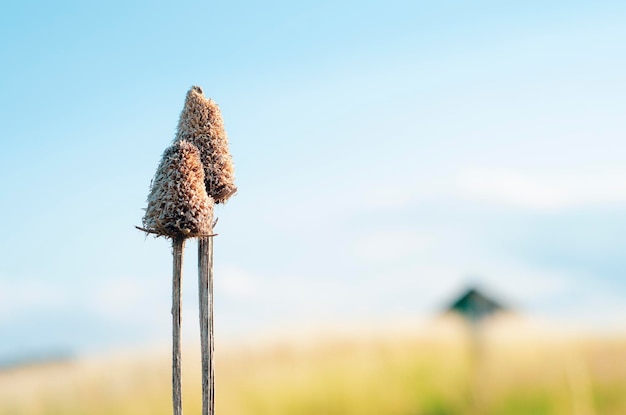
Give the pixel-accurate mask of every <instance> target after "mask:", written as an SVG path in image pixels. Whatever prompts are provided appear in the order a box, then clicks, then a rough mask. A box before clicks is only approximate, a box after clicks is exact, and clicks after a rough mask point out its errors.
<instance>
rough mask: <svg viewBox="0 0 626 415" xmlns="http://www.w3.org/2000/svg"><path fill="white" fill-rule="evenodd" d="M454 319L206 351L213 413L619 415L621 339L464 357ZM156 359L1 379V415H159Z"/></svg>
mask: <svg viewBox="0 0 626 415" xmlns="http://www.w3.org/2000/svg"><path fill="white" fill-rule="evenodd" d="M467 334H468V333H467V332H466V331H465V328H464V327H463V326H462V324H460V323H459V322H455V321H447V322H443V323H442V322H438V323H436V324H432V325H431V326H430V327H427V328H424V327H404V328H403V329H401V330H400V329H397V330H370V331H368V332H365V331H362V332H359V331H353V332H351V333H346V332H343V333H342V332H341V331H339V330H335V331H332V332H331V331H329V332H327V333H325V334H318V335H315V336H313V335H311V336H308V337H307V336H300V337H298V338H287V337H283V338H282V339H274V340H268V339H264V340H257V341H249V342H243V341H239V342H236V343H230V344H229V343H219V340H218V344H217V348H216V353H217V369H216V376H217V385H216V396H217V398H216V399H217V408H216V410H217V413H219V414H224V415H248V414H250V415H252V414H254V415H265V414H266V415H281V414H293V415H307V414H316V415H320V414H329V415H330V414H337V415H344V414H359V415H367V414H377V415H381V414H389V415H393V414H398V415H400V414H401V415H445V414H493V415H513V414H519V415H522V414H523V415H529V414H532V415H541V414H562V415H596V414H597V415H623V414H626V336H613V337H598V336H596V337H592V336H580V335H578V336H575V335H568V336H564V335H555V334H554V333H550V331H545V330H544V331H538V330H534V329H529V328H528V327H524V325H520V324H517V323H516V324H511V323H510V322H506V323H505V324H502V323H501V324H500V325H498V324H493V325H492V327H486V329H485V331H484V335H485V337H484V341H483V348H482V352H481V354H480V356H479V357H476V356H475V355H473V354H472V352H471V350H472V348H471V344H470V342H469V341H468V336H467ZM183 359H184V361H183V362H184V366H183V376H184V385H183V387H184V390H183V394H184V411H185V413H186V414H199V413H200V373H199V363H198V360H199V359H198V356H197V352H196V351H195V350H187V353H186V354H185V355H184V356H183ZM171 412H172V409H171V390H170V356H169V354H168V353H167V351H159V352H155V351H153V352H150V353H148V352H145V353H126V354H123V355H119V354H118V355H116V356H113V355H111V356H107V357H100V358H92V359H89V360H83V361H81V360H77V361H73V362H70V363H60V364H50V365H46V366H33V367H23V368H15V369H11V370H5V371H3V372H0V414H2V415H26V414H28V415H44V414H46V415H53V414H54V415H62V414H67V415H78V414H81V415H83V414H84V415H87V414H90V415H105V414H106V415H126V414H127V415H131V414H132V415H142V414H145V415H148V414H149V415H160V414H163V415H166V414H170V413H171Z"/></svg>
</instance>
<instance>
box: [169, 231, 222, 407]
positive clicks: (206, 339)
mask: <svg viewBox="0 0 626 415" xmlns="http://www.w3.org/2000/svg"><path fill="white" fill-rule="evenodd" d="M172 246H173V256H174V267H173V268H174V272H173V284H172V340H173V341H172V398H173V399H172V402H173V406H174V415H183V403H182V382H181V380H182V371H181V337H180V327H181V298H182V295H181V285H182V279H183V250H184V248H185V239H184V238H174V240H173V242H172ZM198 295H199V299H200V342H201V345H202V415H215V364H214V363H215V360H214V353H213V352H214V350H215V342H214V333H213V237H212V236H208V237H202V238H199V240H198Z"/></svg>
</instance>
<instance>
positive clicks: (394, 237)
mask: <svg viewBox="0 0 626 415" xmlns="http://www.w3.org/2000/svg"><path fill="white" fill-rule="evenodd" d="M432 243H433V238H432V236H430V235H424V234H420V233H417V232H413V231H408V230H385V231H378V232H373V233H370V234H367V235H364V236H362V237H360V238H358V239H357V240H356V241H355V242H354V246H353V249H352V252H353V254H354V255H355V256H356V257H357V258H358V259H359V260H364V261H394V260H398V259H402V258H406V257H408V256H411V255H415V254H418V253H420V252H424V251H425V250H427V249H428V248H429V247H430V246H431V245H432Z"/></svg>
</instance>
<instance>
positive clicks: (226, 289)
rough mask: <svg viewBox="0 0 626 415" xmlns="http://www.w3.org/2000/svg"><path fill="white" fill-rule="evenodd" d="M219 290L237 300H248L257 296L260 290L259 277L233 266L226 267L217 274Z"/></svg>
mask: <svg viewBox="0 0 626 415" xmlns="http://www.w3.org/2000/svg"><path fill="white" fill-rule="evenodd" d="M217 274H219V276H220V277H219V279H217V280H216V285H217V288H218V289H220V291H221V292H223V293H224V294H226V295H228V296H230V297H232V298H236V299H248V298H252V297H254V296H256V295H257V294H258V293H259V289H258V287H257V285H256V280H257V277H255V276H254V275H253V274H251V273H250V272H248V271H246V270H244V269H242V268H239V267H236V266H232V265H228V266H224V267H222V268H220V269H219V270H218V272H217Z"/></svg>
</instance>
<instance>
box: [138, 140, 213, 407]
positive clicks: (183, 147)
mask: <svg viewBox="0 0 626 415" xmlns="http://www.w3.org/2000/svg"><path fill="white" fill-rule="evenodd" d="M212 221H213V199H212V198H211V197H209V196H208V195H207V193H206V189H205V186H204V169H203V167H202V162H201V161H200V151H199V150H198V149H197V148H196V147H195V146H194V145H193V144H191V143H189V142H187V141H177V142H176V143H174V144H173V145H172V146H171V147H169V148H167V149H166V150H165V152H164V153H163V157H162V159H161V163H160V164H159V167H158V168H157V171H156V174H155V176H154V179H153V181H152V184H151V185H150V194H149V195H148V208H147V209H146V214H145V216H144V218H143V226H144V228H140V229H141V230H143V231H145V232H148V233H152V234H156V235H157V236H165V237H168V238H171V239H172V246H173V257H174V265H173V278H172V279H173V284H172V397H173V399H172V403H173V407H174V415H182V413H183V408H182V383H181V380H182V376H181V375H182V374H181V341H180V326H181V283H182V277H183V275H182V269H183V249H184V246H185V239H186V238H191V237H201V236H205V237H206V236H207V235H208V234H210V233H211V225H212Z"/></svg>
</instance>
